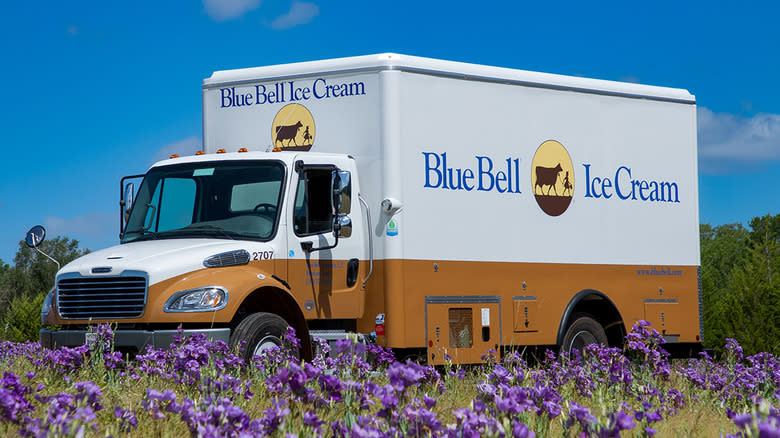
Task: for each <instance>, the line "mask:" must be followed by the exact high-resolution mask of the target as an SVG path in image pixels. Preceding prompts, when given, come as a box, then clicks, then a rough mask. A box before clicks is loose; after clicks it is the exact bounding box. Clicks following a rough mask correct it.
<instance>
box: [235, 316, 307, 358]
mask: <svg viewBox="0 0 780 438" xmlns="http://www.w3.org/2000/svg"><path fill="white" fill-rule="evenodd" d="M287 326H288V324H287V321H285V320H284V319H282V318H281V317H280V316H278V315H275V314H273V313H265V312H258V313H252V314H250V315H248V316H247V317H246V318H244V319H243V320H241V322H240V323H239V324H238V326H236V329H235V330H233V333H232V334H231V335H230V347H231V348H236V347H237V346H240V345H241V341H246V344H245V345H244V351H243V352H242V353H241V356H242V357H243V358H244V360H245V361H246V363H247V364H251V363H252V357H253V356H254V355H255V354H259V353H260V352H261V351H262V350H263V349H266V348H269V347H272V346H283V345H284V335H286V334H287ZM294 356H295V357H300V352H298V351H296V352H295V354H294Z"/></svg>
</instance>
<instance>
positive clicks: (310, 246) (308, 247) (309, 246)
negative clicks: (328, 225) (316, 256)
mask: <svg viewBox="0 0 780 438" xmlns="http://www.w3.org/2000/svg"><path fill="white" fill-rule="evenodd" d="M338 220H339V219H338V216H336V219H335V220H334V223H333V235H334V236H336V239H335V240H334V241H333V245H328V246H323V247H321V248H314V242H312V241H310V240H308V241H305V242H301V248H302V249H303V250H304V251H306V252H307V253H312V252H314V251H323V250H326V249H333V248H335V247H336V246H338V244H339V229H340V228H341V225H340V224H338Z"/></svg>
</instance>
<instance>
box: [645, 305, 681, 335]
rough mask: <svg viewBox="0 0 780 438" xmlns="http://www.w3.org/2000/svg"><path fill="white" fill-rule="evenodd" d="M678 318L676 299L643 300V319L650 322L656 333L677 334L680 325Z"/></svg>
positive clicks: (678, 310) (678, 308)
mask: <svg viewBox="0 0 780 438" xmlns="http://www.w3.org/2000/svg"><path fill="white" fill-rule="evenodd" d="M680 318H682V315H681V313H680V304H679V303H678V302H677V300H676V299H655V300H653V299H648V300H645V320H646V321H647V322H649V323H650V324H652V327H653V328H654V329H656V330H657V331H658V333H660V334H662V335H664V336H669V335H679V334H680V327H681V326H682V324H681V321H680ZM667 340H673V339H667Z"/></svg>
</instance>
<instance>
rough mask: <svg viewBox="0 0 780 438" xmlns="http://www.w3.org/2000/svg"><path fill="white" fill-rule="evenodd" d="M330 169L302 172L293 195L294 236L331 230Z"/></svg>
mask: <svg viewBox="0 0 780 438" xmlns="http://www.w3.org/2000/svg"><path fill="white" fill-rule="evenodd" d="M331 174H332V171H331V170H330V169H307V170H304V171H303V173H302V175H301V179H300V180H299V182H298V193H297V194H296V195H295V211H294V212H293V228H294V229H295V234H297V235H299V236H305V235H309V234H319V233H324V232H327V231H331V230H332V229H333V223H332V222H331V220H332V219H331V205H330V195H331V191H330V184H331Z"/></svg>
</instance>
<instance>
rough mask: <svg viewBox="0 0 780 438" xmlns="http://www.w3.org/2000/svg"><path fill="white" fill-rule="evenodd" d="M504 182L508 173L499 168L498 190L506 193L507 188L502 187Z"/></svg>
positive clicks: (497, 173) (497, 174) (497, 175)
mask: <svg viewBox="0 0 780 438" xmlns="http://www.w3.org/2000/svg"><path fill="white" fill-rule="evenodd" d="M502 182H507V178H506V173H504V172H503V171H500V170H499V171H498V172H496V190H498V193H504V192H506V191H507V189H506V188H502V187H501V183H502Z"/></svg>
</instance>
